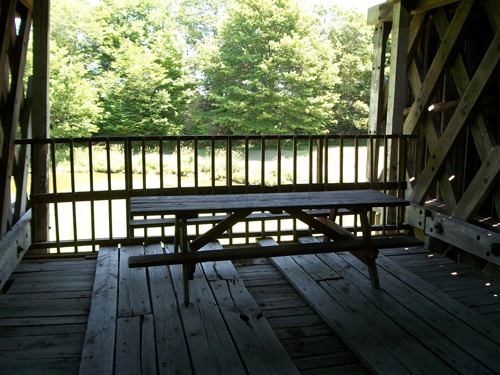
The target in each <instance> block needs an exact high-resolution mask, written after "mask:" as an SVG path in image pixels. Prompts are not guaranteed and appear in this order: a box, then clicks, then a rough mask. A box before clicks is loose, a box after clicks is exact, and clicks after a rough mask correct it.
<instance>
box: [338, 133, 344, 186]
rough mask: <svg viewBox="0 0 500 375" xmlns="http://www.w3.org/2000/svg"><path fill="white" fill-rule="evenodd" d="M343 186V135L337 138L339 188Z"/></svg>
mask: <svg viewBox="0 0 500 375" xmlns="http://www.w3.org/2000/svg"><path fill="white" fill-rule="evenodd" d="M343 188H344V136H343V135H341V136H340V139H339V189H340V190H342V189H343Z"/></svg>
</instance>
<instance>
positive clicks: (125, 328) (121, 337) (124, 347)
mask: <svg viewBox="0 0 500 375" xmlns="http://www.w3.org/2000/svg"><path fill="white" fill-rule="evenodd" d="M140 344H141V317H140V316H131V317H124V318H118V319H117V320H116V358H115V372H114V373H115V374H140V373H141V345H140Z"/></svg>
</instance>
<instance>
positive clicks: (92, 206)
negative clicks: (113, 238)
mask: <svg viewBox="0 0 500 375" xmlns="http://www.w3.org/2000/svg"><path fill="white" fill-rule="evenodd" d="M88 147H89V182H90V193H91V194H92V193H93V192H94V163H93V160H92V159H93V158H92V141H89V142H88ZM90 230H91V235H92V251H96V249H95V202H94V199H93V198H90Z"/></svg>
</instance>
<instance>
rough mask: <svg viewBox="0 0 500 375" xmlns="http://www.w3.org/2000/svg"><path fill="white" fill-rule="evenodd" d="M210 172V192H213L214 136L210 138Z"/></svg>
mask: <svg viewBox="0 0 500 375" xmlns="http://www.w3.org/2000/svg"><path fill="white" fill-rule="evenodd" d="M210 158H211V159H210V173H211V174H212V176H211V178H212V194H215V137H214V136H212V137H211V139H210Z"/></svg>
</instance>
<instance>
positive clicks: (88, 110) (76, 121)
mask: <svg viewBox="0 0 500 375" xmlns="http://www.w3.org/2000/svg"><path fill="white" fill-rule="evenodd" d="M51 9H52V22H51V34H50V37H51V39H50V43H51V48H50V52H51V56H50V80H49V85H50V86H49V95H50V96H49V98H50V127H51V136H53V137H88V136H91V135H92V134H94V133H96V132H97V131H98V130H99V128H98V127H97V125H96V124H97V122H98V121H99V119H100V115H101V112H102V108H101V107H100V105H99V96H98V92H99V90H98V87H97V85H96V83H95V81H94V80H93V79H92V78H91V77H89V75H88V69H87V66H88V64H89V61H90V60H89V54H88V45H87V42H86V41H87V38H86V30H87V28H88V24H89V23H90V22H91V18H89V17H88V16H89V14H90V11H91V7H90V5H89V4H88V3H87V2H85V1H73V2H66V1H63V0H53V1H52V3H51ZM75 13H79V14H80V15H81V16H80V17H74V14H75Z"/></svg>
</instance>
